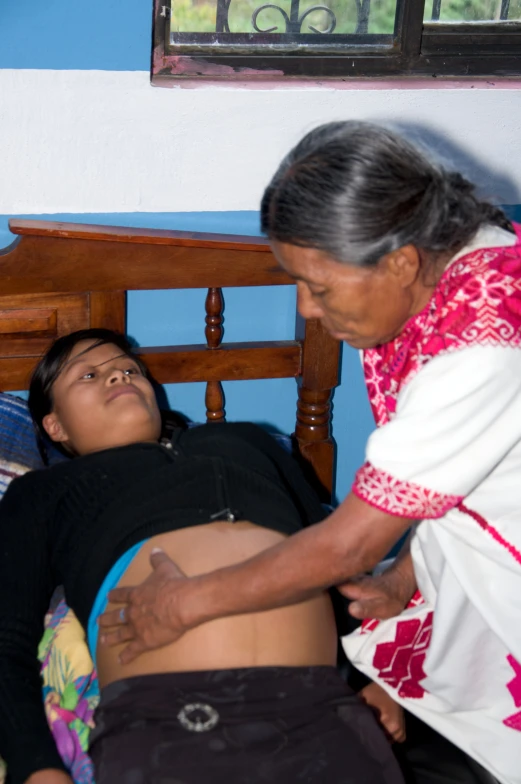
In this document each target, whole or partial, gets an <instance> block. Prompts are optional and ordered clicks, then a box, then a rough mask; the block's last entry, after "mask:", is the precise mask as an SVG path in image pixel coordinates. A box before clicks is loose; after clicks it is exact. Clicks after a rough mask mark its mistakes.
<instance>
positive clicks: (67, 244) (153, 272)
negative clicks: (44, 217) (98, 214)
mask: <svg viewBox="0 0 521 784" xmlns="http://www.w3.org/2000/svg"><path fill="white" fill-rule="evenodd" d="M0 280H1V281H2V293H5V294H28V293H32V292H34V291H40V292H51V291H52V292H60V291H111V290H113V291H119V290H121V288H122V285H124V287H125V289H126V290H140V289H148V290H150V289H185V288H188V289H189V288H219V287H225V286H279V285H290V284H292V283H293V281H292V280H291V278H290V277H289V276H288V275H287V274H286V273H285V272H284V271H283V270H282V269H281V268H280V267H279V266H278V264H277V262H276V260H275V258H274V256H273V255H272V253H271V251H270V249H269V247H268V246H263V247H262V248H261V249H259V250H248V249H244V247H243V246H241V244H240V243H236V244H235V245H234V246H233V247H231V248H228V247H226V248H220V247H206V246H197V247H192V246H190V247H186V246H182V245H179V244H173V245H166V244H155V243H146V242H142V243H135V242H134V241H133V240H132V241H130V240H129V241H127V242H125V241H123V240H121V241H119V242H110V241H105V240H104V239H78V238H74V239H66V238H59V237H42V236H25V237H21V238H20V239H18V240H15V242H14V243H13V244H12V245H10V246H9V247H8V248H6V250H5V251H4V252H3V253H0Z"/></svg>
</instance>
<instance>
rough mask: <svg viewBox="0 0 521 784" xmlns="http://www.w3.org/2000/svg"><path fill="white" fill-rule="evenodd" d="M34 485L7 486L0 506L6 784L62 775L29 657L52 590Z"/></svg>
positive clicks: (42, 499) (1, 729)
mask: <svg viewBox="0 0 521 784" xmlns="http://www.w3.org/2000/svg"><path fill="white" fill-rule="evenodd" d="M37 474H38V475H39V476H37ZM41 479H42V477H41V474H40V472H35V473H34V474H26V475H25V476H22V477H20V478H19V479H15V480H14V481H13V482H12V483H11V485H10V486H9V488H8V489H7V492H6V494H5V496H4V498H3V500H2V502H1V503H0V575H1V579H0V753H1V754H2V757H3V758H4V760H5V762H6V764H7V769H8V773H9V781H10V782H12V784H23V783H24V782H26V781H27V780H28V779H29V778H30V777H31V775H32V774H34V773H36V772H37V771H41V772H42V773H41V776H43V775H44V773H43V772H44V771H45V776H47V777H48V776H51V775H52V776H54V779H55V780H56V784H58V781H59V779H56V774H57V772H60V771H63V772H64V771H65V769H64V766H63V763H62V760H61V758H60V755H59V754H58V751H57V749H56V744H55V742H54V739H53V737H52V735H51V732H50V730H49V727H48V724H47V720H46V717H45V711H44V706H43V696H42V683H41V679H40V664H39V662H38V658H37V652H38V645H39V643H40V640H41V637H42V634H43V619H44V616H45V613H46V611H47V609H48V607H49V602H50V599H51V596H52V592H53V589H54V581H53V578H52V574H51V567H50V561H49V541H48V527H47V519H46V515H45V509H46V503H47V502H46V494H45V492H43V491H44V490H45V488H44V486H43V485H42V482H41V481H40V480H41ZM44 781H45V779H41V784H44ZM62 781H64V783H65V782H66V781H67V779H63V774H62ZM51 783H52V784H54V782H53V781H52V779H49V784H51ZM34 784H38V781H37V780H36V781H34ZM60 784H61V782H60Z"/></svg>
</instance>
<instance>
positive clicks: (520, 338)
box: [364, 226, 521, 425]
mask: <svg viewBox="0 0 521 784" xmlns="http://www.w3.org/2000/svg"><path fill="white" fill-rule="evenodd" d="M515 228H516V232H517V234H518V239H521V230H520V228H519V227H518V226H516V227H515ZM475 345H481V346H521V243H520V242H518V243H517V244H516V245H514V246H512V247H506V248H485V249H482V250H477V251H475V252H474V253H470V254H468V255H466V256H463V257H462V258H461V259H459V260H458V261H456V262H455V263H454V264H452V265H451V266H450V267H449V268H448V269H447V270H446V271H445V273H444V275H443V276H442V278H441V280H440V281H439V283H438V285H437V287H436V289H435V291H434V294H433V296H432V297H431V300H430V301H429V303H428V305H427V306H426V307H425V308H424V310H422V312H421V313H419V314H418V315H417V316H414V318H412V319H410V320H409V322H408V323H407V324H406V326H405V328H404V329H403V331H402V332H401V334H400V335H398V337H397V338H395V340H393V341H392V342H391V343H387V344H385V345H382V346H379V347H377V348H374V349H369V350H367V351H365V352H364V372H365V377H366V384H367V389H368V392H369V398H370V400H371V406H372V408H373V413H374V416H375V419H376V423H377V425H383V424H385V423H386V422H388V421H389V420H390V419H392V417H393V416H394V414H395V412H396V404H397V399H398V394H399V392H400V390H401V389H402V388H403V387H404V386H405V384H407V383H408V382H409V381H410V380H411V378H412V377H413V376H414V375H416V373H418V371H420V370H421V368H422V367H423V366H424V365H425V364H426V363H427V362H429V360H431V359H432V358H433V357H435V356H437V355H438V354H441V353H445V352H448V351H456V350H458V349H461V348H465V347H470V346H475Z"/></svg>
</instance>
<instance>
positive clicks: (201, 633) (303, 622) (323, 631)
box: [97, 521, 337, 686]
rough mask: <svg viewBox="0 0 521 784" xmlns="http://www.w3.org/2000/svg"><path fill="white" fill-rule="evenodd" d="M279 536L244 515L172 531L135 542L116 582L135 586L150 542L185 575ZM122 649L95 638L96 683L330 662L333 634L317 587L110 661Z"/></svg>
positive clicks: (146, 568) (233, 559) (245, 554)
mask: <svg viewBox="0 0 521 784" xmlns="http://www.w3.org/2000/svg"><path fill="white" fill-rule="evenodd" d="M284 539H285V537H284V535H283V534H279V533H277V532H276V531H271V530H269V529H267V528H261V527H259V526H257V525H254V524H253V523H250V522H247V521H241V522H236V523H227V522H217V523H210V524H208V525H200V526H195V527H192V528H184V529H181V530H178V531H171V532H169V533H167V534H161V535H159V536H155V537H153V538H152V539H150V540H149V541H148V542H147V543H146V544H145V545H144V546H143V547H142V549H141V550H140V551H139V553H138V555H137V556H136V557H135V558H134V560H133V561H132V563H131V564H130V566H129V568H128V569H127V571H126V572H125V574H124V575H123V577H122V579H121V580H120V582H119V585H122V586H123V585H138V584H139V583H141V582H142V581H143V580H144V579H145V578H146V577H147V576H148V575H149V574H150V571H151V567H150V563H149V556H150V552H151V550H152V548H153V547H161V548H162V549H163V550H164V551H165V552H166V553H168V555H169V556H170V557H171V558H172V559H173V560H175V561H176V563H177V564H178V566H179V567H180V568H181V569H182V570H183V571H184V572H185V574H187V575H188V576H193V575H197V574H204V573H205V572H210V571H213V570H214V569H219V568H221V567H224V566H231V565H232V564H235V563H239V562H240V561H244V560H246V559H248V558H251V557H252V556H254V555H256V554H257V553H259V552H261V551H262V550H266V549H267V548H268V547H271V546H272V545H275V544H278V543H279V542H281V541H283V540H284ZM121 650H122V647H115V648H105V647H102V646H101V645H98V650H97V667H98V676H99V681H100V685H101V686H105V685H107V684H108V683H111V682H112V681H116V680H121V678H128V677H131V676H133V675H144V674H150V673H158V672H182V671H195V670H215V669H228V668H238V667H269V666H287V667H304V666H312V665H334V664H335V663H336V654H337V633H336V625H335V619H334V614H333V608H332V605H331V600H330V598H329V596H328V595H327V594H322V595H320V596H318V597H317V598H315V599H312V600H309V601H306V602H302V603H301V604H297V605H293V606H291V607H282V608H279V609H277V610H270V611H268V612H262V613H252V614H250V615H238V616H234V617H231V618H220V619H218V620H215V621H210V622H209V623H205V624H202V625H201V626H199V627H197V628H196V629H192V630H191V631H189V632H187V633H186V634H185V635H184V636H183V637H182V638H181V639H180V640H178V641H177V642H176V643H173V644H172V645H168V646H166V647H164V648H161V649H159V650H157V651H151V652H149V653H145V654H143V655H142V656H140V657H139V658H138V659H137V660H136V661H134V662H132V663H131V664H128V665H125V666H123V665H121V664H119V662H118V660H117V659H118V655H119V653H120V651H121Z"/></svg>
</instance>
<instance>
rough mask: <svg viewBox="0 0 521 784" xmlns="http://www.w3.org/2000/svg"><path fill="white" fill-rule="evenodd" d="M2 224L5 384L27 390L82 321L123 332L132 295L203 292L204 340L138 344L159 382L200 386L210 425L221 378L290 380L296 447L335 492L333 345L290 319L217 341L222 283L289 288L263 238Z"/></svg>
mask: <svg viewBox="0 0 521 784" xmlns="http://www.w3.org/2000/svg"><path fill="white" fill-rule="evenodd" d="M9 226H10V229H11V231H12V232H13V233H14V234H15V235H17V237H16V239H15V241H14V242H13V243H12V244H11V245H10V246H9V247H7V248H5V249H4V250H0V390H1V391H4V392H8V391H13V390H23V389H26V388H27V384H28V379H29V376H30V373H31V371H32V369H33V367H34V365H35V363H36V361H37V359H38V357H39V356H40V355H41V354H42V352H43V351H44V350H45V348H46V347H47V345H48V344H49V343H50V342H52V341H53V340H54V339H55V338H57V337H59V336H60V335H63V334H67V333H68V332H72V331H73V330H76V329H83V328H86V327H107V328H110V329H115V330H118V331H120V332H124V331H125V326H126V294H127V292H128V291H132V290H157V289H183V288H202V289H207V290H208V293H207V296H206V307H205V309H206V313H204V314H203V313H201V334H202V335H203V334H204V336H205V340H204V342H201V344H199V345H177V346H166V347H164V346H161V347H157V346H156V347H155V346H144V347H142V348H141V349H140V353H141V355H142V357H143V359H144V360H145V362H146V364H147V366H148V368H149V370H150V372H151V374H152V376H153V377H154V379H155V380H156V381H157V382H158V383H159V384H165V383H183V382H189V381H204V382H206V395H205V402H206V418H207V421H211V422H220V421H222V420H224V418H225V405H224V395H223V388H222V383H221V382H222V381H232V380H246V379H265V378H295V379H296V382H297V384H296V393H297V407H296V423H295V431H294V435H295V443H296V445H297V449H298V451H299V452H300V455H301V456H302V457H303V458H304V459H305V460H306V461H307V462H308V464H309V465H310V466H311V467H312V469H313V475H314V477H316V480H317V485H318V486H320V488H321V490H322V494H323V497H324V500H328V498H329V499H330V497H331V492H332V487H333V471H334V462H335V444H334V441H333V438H332V435H331V395H332V392H333V389H334V388H335V386H337V384H338V383H339V354H340V347H339V343H338V341H336V340H334V339H333V338H331V337H330V336H329V335H328V334H327V333H326V332H325V330H324V329H323V328H322V327H321V325H320V323H319V322H317V321H308V322H304V321H303V320H302V319H301V318H300V317H299V316H298V315H296V320H295V339H294V340H286V341H265V342H248V343H226V342H223V333H224V329H223V308H224V295H223V289H226V288H227V287H231V286H280V285H288V284H292V280H291V279H290V278H289V277H288V276H287V275H286V273H285V272H284V271H283V270H282V269H280V267H278V265H277V263H276V261H275V258H274V257H273V255H272V253H271V251H270V247H269V244H268V241H267V240H266V239H263V238H259V237H245V236H235V235H222V234H202V233H185V232H179V231H164V230H147V229H129V228H119V227H112V226H94V225H82V224H72V223H71V224H68V223H53V222H44V221H30V220H11V222H10V224H9ZM203 317H204V323H203ZM261 317H262V314H261ZM203 327H204V330H203Z"/></svg>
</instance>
